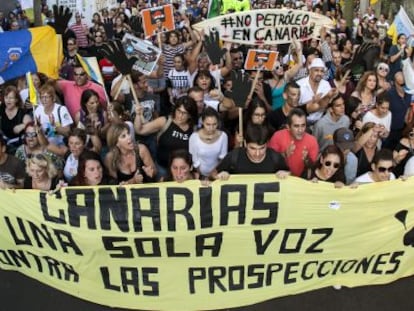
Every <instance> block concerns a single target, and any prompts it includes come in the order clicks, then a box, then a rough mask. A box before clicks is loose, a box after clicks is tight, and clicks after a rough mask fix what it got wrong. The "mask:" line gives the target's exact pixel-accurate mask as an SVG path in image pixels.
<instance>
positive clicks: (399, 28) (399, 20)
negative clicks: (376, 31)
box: [387, 7, 414, 44]
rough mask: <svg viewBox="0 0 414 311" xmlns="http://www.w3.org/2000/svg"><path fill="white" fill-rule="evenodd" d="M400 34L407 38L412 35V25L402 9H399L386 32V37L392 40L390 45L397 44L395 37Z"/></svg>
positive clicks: (413, 30)
mask: <svg viewBox="0 0 414 311" xmlns="http://www.w3.org/2000/svg"><path fill="white" fill-rule="evenodd" d="M400 33H402V34H405V35H406V36H407V38H409V37H410V36H411V35H413V34H414V25H413V23H412V21H411V20H410V18H409V17H408V15H407V12H405V10H404V8H403V7H400V10H399V11H398V13H397V15H395V17H394V21H393V23H392V24H391V26H390V28H389V29H388V31H387V34H388V36H390V37H391V38H392V44H397V37H398V35H399V34H400Z"/></svg>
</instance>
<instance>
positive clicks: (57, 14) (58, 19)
mask: <svg viewBox="0 0 414 311" xmlns="http://www.w3.org/2000/svg"><path fill="white" fill-rule="evenodd" d="M63 10H64V11H63ZM53 16H54V18H55V21H54V22H53V23H52V22H48V23H47V24H48V25H49V26H51V27H53V28H54V29H55V31H56V33H57V34H60V35H63V34H64V33H65V31H66V28H68V23H69V20H70V19H71V18H72V12H71V11H70V9H69V8H68V7H65V6H63V5H61V6H59V7H58V6H57V5H56V4H55V5H53Z"/></svg>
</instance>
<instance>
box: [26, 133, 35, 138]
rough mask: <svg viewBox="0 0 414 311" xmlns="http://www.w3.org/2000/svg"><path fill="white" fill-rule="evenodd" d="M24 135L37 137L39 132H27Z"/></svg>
mask: <svg viewBox="0 0 414 311" xmlns="http://www.w3.org/2000/svg"><path fill="white" fill-rule="evenodd" d="M24 136H25V137H26V138H35V137H37V133H36V132H27V133H26V134H24Z"/></svg>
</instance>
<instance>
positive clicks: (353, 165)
mask: <svg viewBox="0 0 414 311" xmlns="http://www.w3.org/2000/svg"><path fill="white" fill-rule="evenodd" d="M354 142H355V138H354V133H353V132H352V131H351V130H350V129H349V128H347V127H341V128H338V129H337V130H336V131H335V132H334V133H333V143H334V145H335V146H337V147H338V148H339V149H340V150H341V151H342V153H343V155H344V157H345V169H344V170H345V181H346V184H347V185H349V184H351V183H352V182H353V181H354V180H355V178H356V175H357V169H358V158H357V157H356V155H355V154H354V153H353V152H352V149H353V147H354Z"/></svg>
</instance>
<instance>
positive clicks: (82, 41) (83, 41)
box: [69, 12, 89, 50]
mask: <svg viewBox="0 0 414 311" xmlns="http://www.w3.org/2000/svg"><path fill="white" fill-rule="evenodd" d="M69 28H70V29H71V30H72V31H73V32H74V33H75V35H76V42H77V44H78V47H79V48H80V49H83V50H86V49H87V48H88V46H89V43H88V32H89V29H88V25H86V24H85V23H83V22H82V17H81V15H80V13H79V12H77V13H76V15H75V23H74V24H72V25H71V26H70V27H69Z"/></svg>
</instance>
